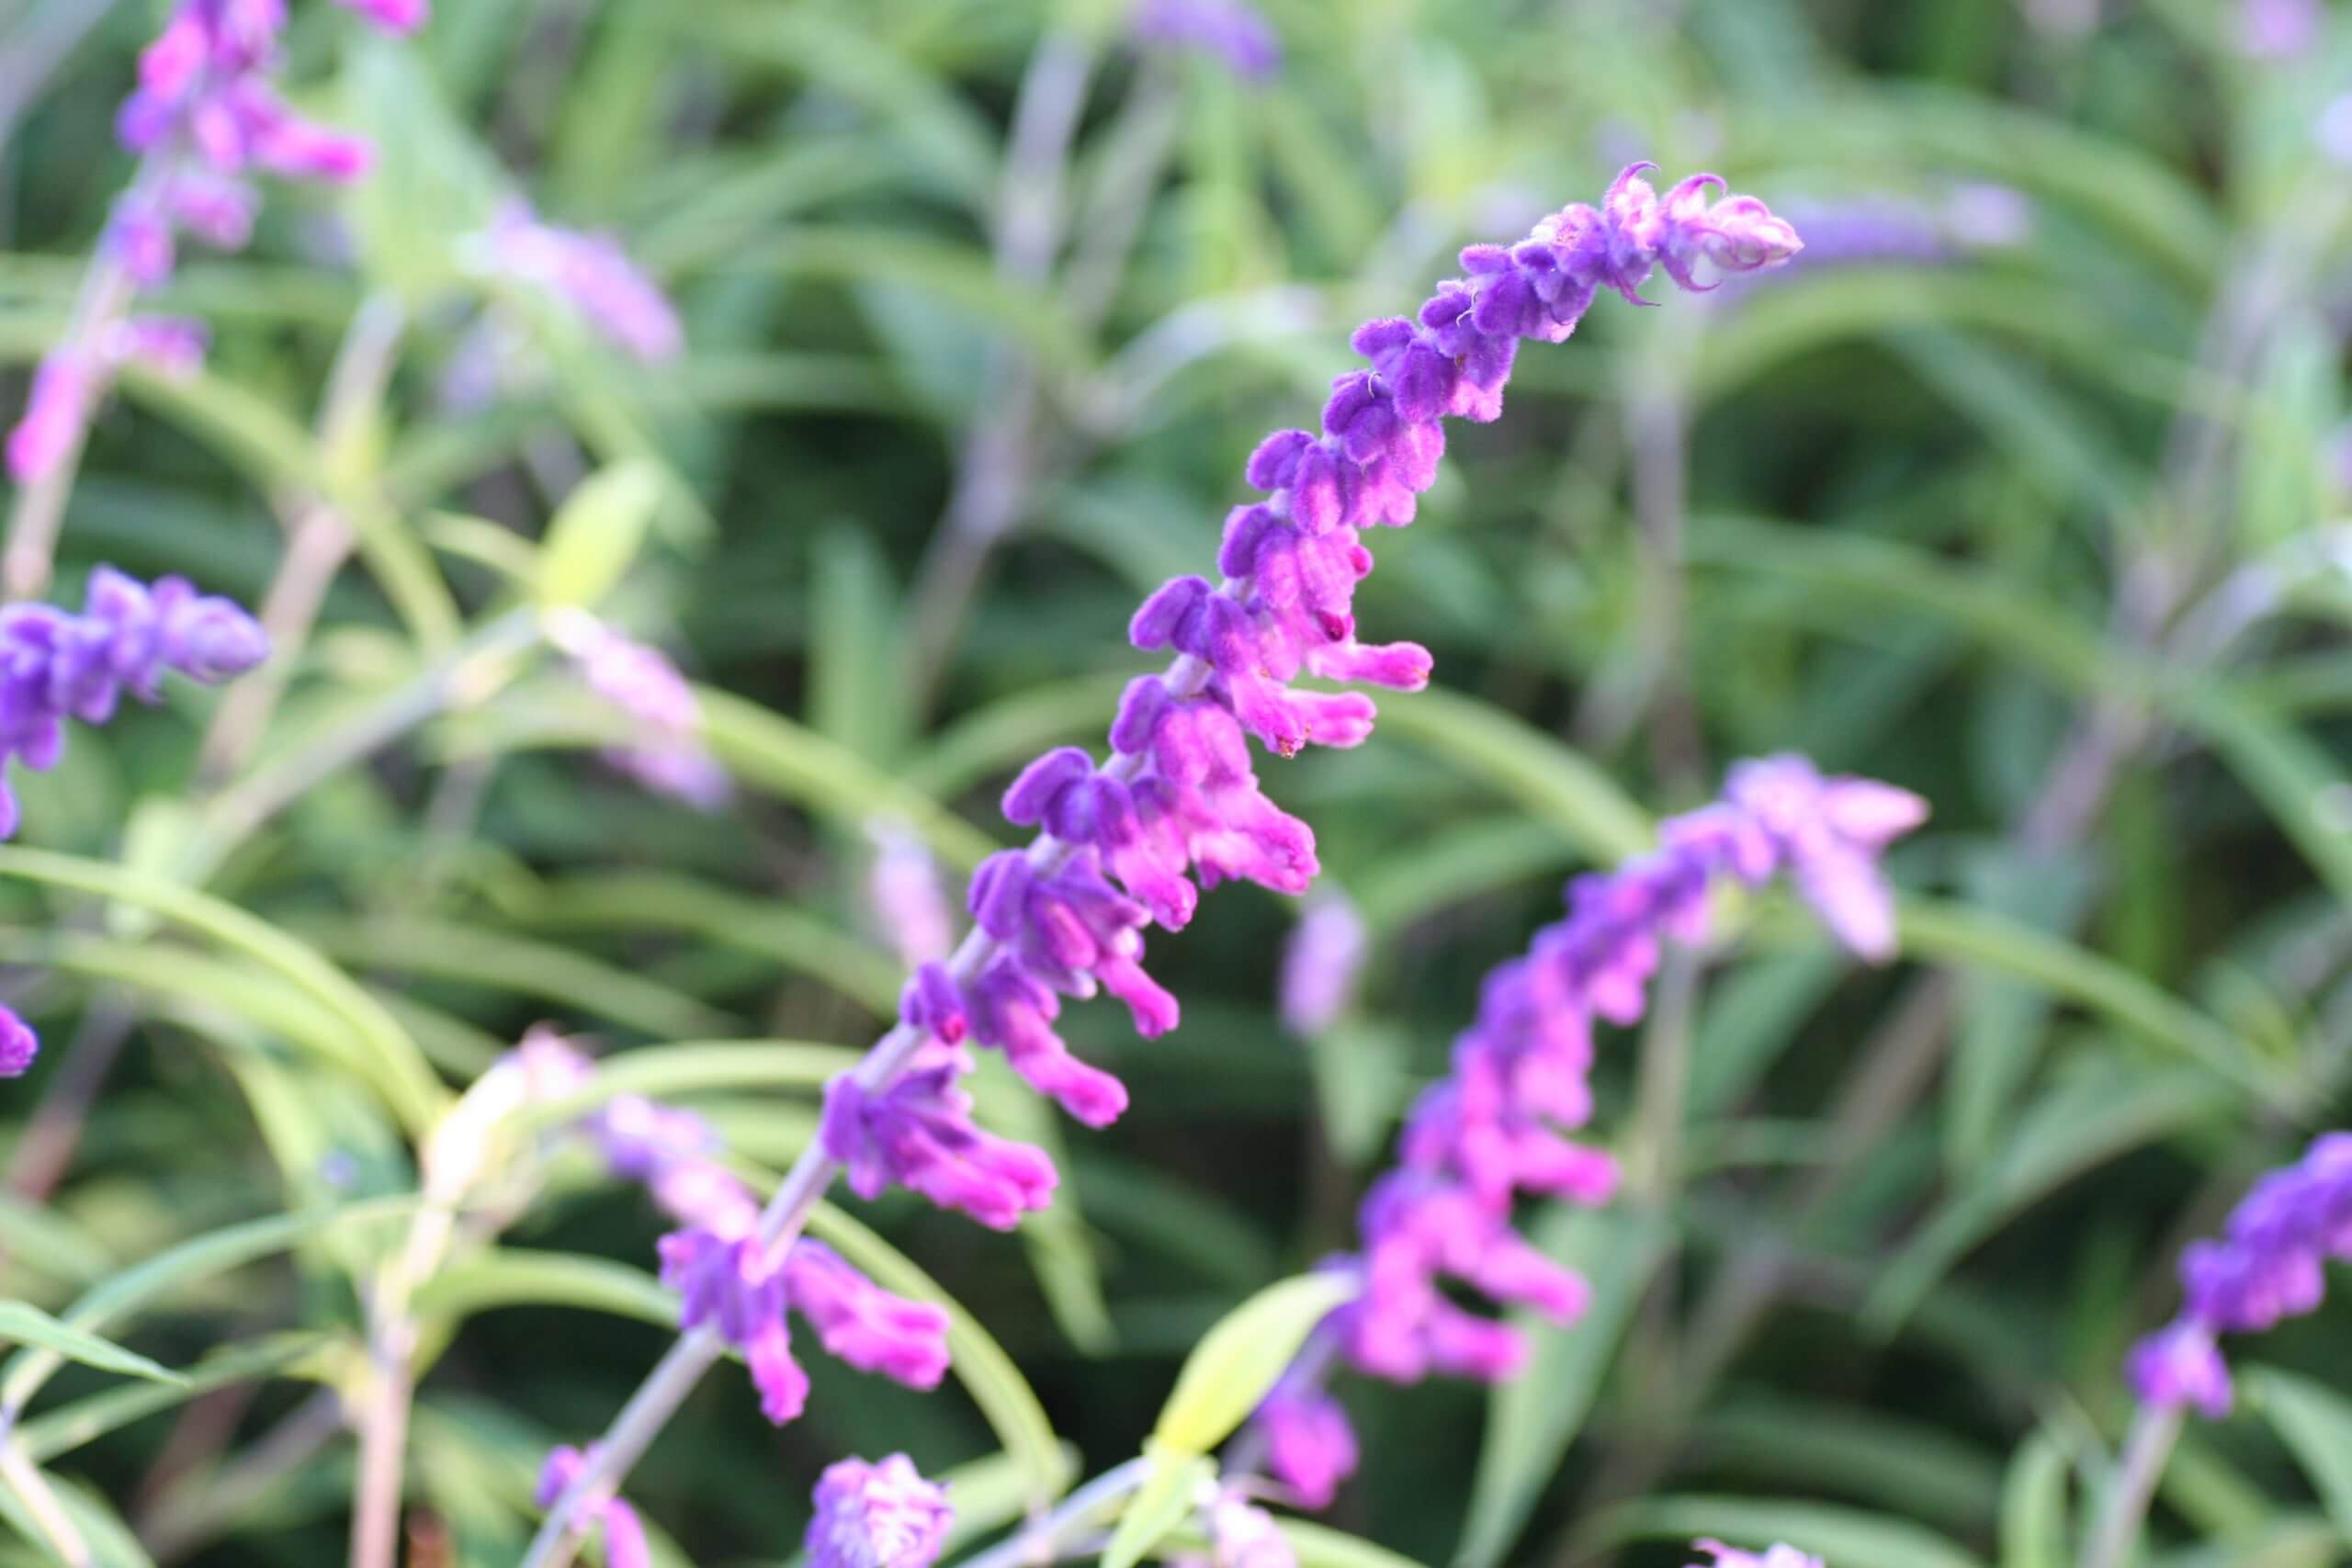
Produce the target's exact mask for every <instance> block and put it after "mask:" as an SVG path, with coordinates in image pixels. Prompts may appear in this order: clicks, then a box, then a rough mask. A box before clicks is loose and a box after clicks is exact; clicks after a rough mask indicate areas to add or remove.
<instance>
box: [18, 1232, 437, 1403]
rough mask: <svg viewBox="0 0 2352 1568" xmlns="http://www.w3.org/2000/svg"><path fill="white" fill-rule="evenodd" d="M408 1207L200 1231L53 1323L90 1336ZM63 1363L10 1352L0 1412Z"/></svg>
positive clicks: (51, 1353) (42, 1352) (44, 1352)
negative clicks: (234, 1272)
mask: <svg viewBox="0 0 2352 1568" xmlns="http://www.w3.org/2000/svg"><path fill="white" fill-rule="evenodd" d="M415 1206H416V1201H415V1200H414V1199H413V1198H407V1197H402V1198H385V1199H375V1200H371V1201H368V1202H364V1203H348V1204H345V1205H344V1206H342V1207H340V1208H334V1209H317V1210H311V1211H310V1212H307V1213H297V1214H272V1215H269V1216H268V1217H266V1218H264V1219H258V1220H247V1221H245V1222H244V1223H243V1224H234V1225H229V1226H226V1227H224V1228H222V1229H220V1230H216V1231H208V1232H206V1233H205V1234H204V1235H199V1236H196V1237H193V1238H191V1239H189V1240H187V1241H184V1242H181V1243H180V1244H179V1245H178V1246H176V1247H170V1248H167V1249H166V1250H164V1251H163V1252H160V1253H157V1254H156V1255H155V1256H154V1257H153V1258H148V1259H146V1260H145V1261H144V1262H141V1263H138V1264H134V1265H133V1266H132V1267H130V1268H129V1269H124V1270H123V1271H122V1272H121V1273H119V1274H117V1275H116V1276H114V1278H112V1279H110V1280H107V1281H106V1282H105V1283H104V1284H101V1285H99V1286H97V1287H96V1288H95V1289H93V1290H91V1291H89V1292H87V1293H85V1295H83V1297H82V1298H81V1299H80V1300H79V1301H77V1302H75V1303H74V1305H73V1306H72V1307H71V1308H70V1309H68V1310H67V1312H66V1313H65V1314H64V1315H63V1317H62V1319H61V1321H62V1322H63V1323H64V1324H65V1325H67V1326H68V1327H71V1328H75V1329H79V1330H82V1331H84V1332H85V1333H96V1332H97V1331H98V1330H100V1329H102V1328H104V1327H105V1326H106V1325H107V1324H109V1323H111V1322H113V1321H115V1320H116V1319H117V1318H119V1317H121V1316H122V1315H123V1314H126V1313H130V1312H133V1311H135V1310H137V1309H138V1308H140V1307H141V1306H144V1305H145V1304H146V1303H149V1302H151V1301H153V1300H154V1299H155V1298H156V1297H158V1296H161V1295H163V1294H164V1293H165V1292H169V1291H173V1290H176V1289H178V1288H180V1287H182V1286H184V1285H191V1284H195V1283H196V1282H198V1280H208V1279H210V1278H211V1277H213V1276H214V1275H216V1274H225V1273H227V1272H228V1271H229V1270H230V1269H237V1268H242V1267H243V1266H244V1265H245V1264H247V1263H251V1262H254V1260H256V1259H258V1258H266V1257H268V1256H270V1255H271V1254H272V1253H277V1252H283V1251H285V1250H286V1249H288V1247H294V1246H296V1245H298V1244H300V1243H301V1242H303V1241H307V1240H309V1239H310V1238H311V1237H312V1236H315V1235H324V1234H326V1233H328V1232H331V1231H334V1230H339V1229H341V1228H342V1227H344V1226H346V1225H364V1224H382V1223H385V1222H388V1221H392V1220H398V1219H401V1218H404V1217H405V1216H406V1215H407V1214H408V1213H410V1212H411V1211H412V1210H413V1209H414V1208H415ZM64 1364H65V1358H63V1357H62V1356H61V1355H59V1354H58V1353H57V1352H56V1351H55V1350H52V1349H50V1348H45V1347H43V1348H28V1349H24V1350H19V1351H17V1353H16V1354H15V1355H14V1356H11V1357H10V1358H8V1361H7V1364H6V1367H5V1368H0V1408H6V1409H7V1410H9V1411H19V1410H22V1409H23V1408H24V1407H25V1404H26V1402H27V1401H28V1400H29V1399H31V1398H32V1396H33V1395H34V1394H35V1393H39V1392H40V1388H41V1385H42V1384H44V1383H46V1382H48V1381H49V1380H50V1379H51V1377H52V1376H54V1375H55V1374H56V1372H57V1370H58V1369H59V1368H60V1367H62V1366H63V1365H64Z"/></svg>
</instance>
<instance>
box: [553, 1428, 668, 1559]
mask: <svg viewBox="0 0 2352 1568" xmlns="http://www.w3.org/2000/svg"><path fill="white" fill-rule="evenodd" d="M587 1462H588V1456H587V1455H585V1454H583V1453H582V1452H581V1451H580V1450H578V1449H575V1448H571V1447H569V1446H566V1447H564V1448H560V1449H557V1450H554V1451H553V1452H552V1453H550V1454H548V1457H547V1462H546V1463H545V1464H543V1465H541V1466H540V1467H539V1484H538V1490H537V1494H536V1501H537V1503H538V1506H540V1507H542V1508H545V1507H548V1506H552V1505H553V1504H554V1502H555V1500H556V1499H557V1498H558V1497H560V1496H562V1495H564V1493H565V1492H566V1491H568V1490H569V1489H570V1488H571V1483H572V1482H574V1481H575V1480H577V1479H579V1476H580V1472H581V1469H582V1466H584V1465H585V1464H586V1463H587ZM594 1518H595V1522H596V1523H597V1524H600V1525H602V1526H603V1527H604V1530H605V1568H653V1551H652V1548H651V1547H650V1546H648V1545H647V1544H646V1540H645V1527H644V1526H643V1525H642V1524H640V1523H639V1522H638V1517H637V1510H636V1509H635V1508H632V1507H630V1506H628V1504H627V1503H625V1502H623V1501H622V1500H621V1499H620V1498H618V1497H610V1496H608V1497H606V1498H605V1500H604V1501H603V1502H601V1503H599V1504H597V1505H596V1506H595V1507H594Z"/></svg>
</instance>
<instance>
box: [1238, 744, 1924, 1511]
mask: <svg viewBox="0 0 2352 1568" xmlns="http://www.w3.org/2000/svg"><path fill="white" fill-rule="evenodd" d="M1926 817H1927V803H1926V802H1925V801H1923V800H1921V799H1920V798H1919V797H1918V796H1917V795H1913V794H1911V793H1910V792H1909V791H1907V790H1902V789H1897V788H1894V786H1893V785H1890V784H1879V783H1877V782H1875V781H1872V780H1870V779H1861V778H1849V777H1838V778H1825V777H1823V776H1822V775H1821V773H1818V772H1817V771H1816V770H1815V768H1814V766H1813V764H1812V763H1810V762H1808V761H1805V760H1804V758H1802V757H1795V756H1781V757H1773V758H1769V759H1766V760H1764V761H1752V762H1743V763H1740V764H1739V765H1737V766H1736V767H1734V768H1733V769H1732V771H1731V774H1730V777H1729V779H1728V781H1727V782H1726V784H1725V786H1724V797H1723V798H1722V799H1721V800H1720V801H1718V802H1717V803H1716V804H1714V805H1712V806H1709V807H1704V808H1702V809H1701V810H1698V811H1694V812H1691V813H1690V814H1689V815H1687V816H1683V817H1679V818H1670V819H1669V820H1668V821H1667V822H1665V823H1664V824H1662V825H1661V827H1660V829H1659V847H1658V848H1657V850H1655V851H1653V852H1649V853H1647V854H1645V855H1642V856H1640V857H1638V858H1636V859H1634V860H1632V861H1629V862H1627V863H1625V864H1623V865H1622V866H1620V867H1618V868H1617V869H1616V870H1615V871H1613V872H1611V873H1608V874H1589V875H1585V876H1579V877H1577V878H1576V879H1575V880H1574V881H1573V882H1571V883H1570V884H1569V885H1568V915H1567V918H1566V919H1564V920H1561V921H1558V922H1556V923H1555V924H1553V925H1550V926H1546V927H1545V928H1544V929H1543V930H1542V931H1538V932H1537V933H1536V934H1535V937H1534V939H1533V942H1532V944H1531V946H1530V948H1529V951H1528V952H1527V953H1526V954H1525V955H1524V956H1522V957H1520V958H1516V959H1513V960H1511V961H1510V962H1509V963H1507V964H1503V965H1502V966H1501V967H1500V968H1498V969H1497V970H1496V971H1495V972H1494V973H1493V974H1492V975H1490V976H1487V982H1486V985H1485V987H1484V990H1483V993H1482V995H1481V997H1480V998H1479V1007H1478V1018H1477V1021H1476V1023H1474V1024H1473V1025H1472V1026H1471V1028H1470V1029H1469V1030H1468V1031H1467V1032H1464V1034H1463V1035H1462V1036H1461V1038H1460V1039H1459V1040H1457V1041H1456V1042H1455V1043H1454V1047H1453V1072H1452V1074H1451V1075H1450V1076H1449V1077H1446V1078H1444V1079H1442V1080H1441V1081H1440V1082H1439V1083H1437V1084H1436V1085H1434V1086H1433V1087H1432V1088H1431V1089H1429V1090H1428V1091H1427V1092H1426V1093H1425V1094H1424V1095H1423V1096H1422V1098H1421V1100H1420V1101H1419V1104H1418V1105H1416V1106H1415V1108H1414V1110H1413V1112H1412V1114H1411V1116H1410V1117H1409V1118H1408V1121H1407V1124H1406V1128H1405V1134H1404V1138H1403V1144H1402V1149H1401V1159H1400V1163H1399V1166H1398V1168H1397V1169H1396V1170H1394V1171H1392V1172H1390V1173H1389V1174H1387V1175H1385V1176H1384V1177H1382V1178H1381V1179H1380V1180H1379V1181H1377V1182H1375V1183H1374V1186H1373V1189H1372V1190H1371V1191H1370V1193H1369V1194H1367V1195H1366V1197H1365V1199H1364V1202H1363V1210H1362V1213H1361V1216H1360V1223H1361V1225H1362V1230H1363V1256H1362V1258H1361V1259H1360V1260H1358V1261H1357V1262H1356V1264H1355V1266H1356V1267H1357V1268H1358V1269H1360V1273H1361V1279H1362V1283H1363V1291H1362V1294H1361V1295H1360V1296H1359V1297H1358V1299H1357V1300H1356V1301H1355V1302H1353V1303H1351V1304H1350V1305H1348V1306H1346V1307H1344V1308H1342V1309H1341V1310H1340V1313H1339V1314H1336V1321H1335V1326H1336V1328H1337V1330H1338V1332H1339V1334H1340V1344H1341V1347H1342V1348H1343V1350H1344V1353H1345V1354H1346V1356H1347V1359H1349V1361H1350V1362H1351V1364H1353V1365H1354V1366H1355V1367H1356V1368H1357V1369H1358V1370H1360V1371H1365V1372H1369V1373H1372V1374H1374V1375H1376V1376H1380V1377H1385V1378H1388V1379H1391V1380H1393V1381H1396V1382H1415V1381H1418V1380H1419V1379H1420V1378H1423V1377H1425V1376H1428V1375H1429V1374H1430V1373H1432V1372H1441V1373H1449V1374H1452V1375H1455V1376H1468V1377H1476V1378H1484V1379H1488V1380H1494V1379H1499V1378H1503V1377H1507V1376H1509V1375H1510V1374H1511V1373H1512V1372H1513V1371H1517V1370H1518V1368H1519V1366H1520V1365H1521V1361H1522V1360H1523V1359H1524V1355H1525V1347H1524V1344H1523V1342H1522V1339H1521V1336H1520V1334H1519V1333H1518V1331H1517V1330H1515V1329H1514V1328H1512V1327H1511V1326H1510V1325H1508V1324H1506V1323H1502V1322H1499V1321H1498V1320H1496V1319H1494V1318H1490V1317H1485V1316H1481V1315H1479V1314H1475V1313H1472V1312H1470V1311H1468V1310H1466V1309H1465V1308H1464V1307H1461V1306H1459V1305H1456V1304H1455V1303H1453V1301H1452V1300H1451V1299H1450V1298H1449V1296H1448V1295H1447V1293H1446V1291H1445V1288H1444V1286H1443V1284H1442V1281H1443V1280H1447V1279H1449V1278H1450V1279H1453V1280H1460V1281H1461V1282H1463V1283H1464V1284H1465V1285H1467V1286H1469V1287H1471V1288H1472V1289H1474V1290H1475V1291H1476V1292H1478V1293H1480V1294H1482V1295H1485V1296H1487V1297H1488V1298H1490V1299H1492V1300H1494V1301H1496V1302H1498V1303H1510V1304H1515V1305H1521V1306H1526V1307H1529V1308H1532V1309H1533V1310H1534V1311H1536V1312H1538V1313H1540V1314H1543V1315H1544V1316H1545V1317H1548V1318H1550V1319H1551V1320H1553V1321H1555V1322H1557V1323H1562V1324H1565V1323H1567V1322H1570V1321H1572V1320H1573V1319H1574V1318H1575V1317H1577V1315H1578V1314H1580V1313H1581V1312H1582V1311H1583V1308H1584V1305H1585V1302H1586V1299H1587V1294H1588V1292H1587V1289H1586V1286H1585V1283H1584V1281H1583V1280H1581V1279H1579V1278H1578V1277H1577V1275H1575V1274H1574V1273H1573V1272H1571V1271H1569V1270H1568V1269H1565V1268H1563V1267H1562V1266H1560V1265H1559V1264H1557V1263H1555V1262H1554V1261H1553V1260H1552V1259H1551V1258H1548V1257H1546V1256H1545V1255H1544V1254H1543V1253H1542V1252H1540V1251H1538V1250H1537V1249H1536V1248H1535V1247H1532V1246H1531V1245H1530V1244H1529V1243H1528V1242H1527V1241H1526V1240H1525V1239H1524V1238H1522V1237H1521V1235H1519V1234H1518V1232H1517V1231H1515V1230H1514V1229H1513V1228H1512V1225H1511V1211H1512V1207H1513V1204H1514V1202H1515V1201H1516V1200H1517V1199H1519V1198H1520V1197H1521V1196H1528V1195H1541V1196H1544V1197H1550V1198H1557V1199H1564V1200H1566V1201H1571V1202H1577V1203H1587V1204H1595V1203H1601V1202H1605V1201H1608V1199H1609V1197H1610V1195H1611V1192H1613V1191H1614V1190H1615V1187H1616V1182H1617V1168H1616V1163H1615V1161H1614V1160H1612V1159H1611V1157H1610V1156H1608V1155H1607V1154H1606V1153H1604V1152H1602V1151H1601V1150H1599V1149H1595V1148H1591V1147H1588V1146H1585V1145H1579V1144H1577V1143H1574V1142H1572V1141H1570V1140H1569V1139H1568V1138H1566V1137H1565V1136H1563V1135H1562V1134H1561V1133H1560V1131H1559V1129H1562V1128H1568V1129H1573V1128H1576V1127H1579V1126H1581V1125H1583V1123H1584V1122H1585V1121H1586V1120H1587V1119H1588V1118H1589V1115H1590V1114H1591V1110H1592V1096H1591V1091H1590V1089H1589V1085H1588V1082H1587V1075H1588V1073H1589V1069H1590V1066H1591V1063H1592V1051H1593V1034H1592V1032H1593V1026H1594V1024H1595V1023H1596V1022H1603V1021H1605V1022H1608V1023H1612V1024H1617V1025H1621V1026H1623V1025H1628V1024H1632V1023H1634V1022H1635V1021H1638V1020H1639V1019H1640V1018H1641V1016H1642V1014H1643V1012H1644V1011H1645V1009H1646V1007H1647V997H1646V991H1647V987H1648V983H1649V979H1650V976H1651V975H1652V973H1653V972H1654V971H1655V970H1656V969H1657V964H1658V960H1659V956H1660V953H1661V949H1662V946H1663V944H1664V943H1665V942H1667V941H1668V940H1669V939H1671V940H1675V941H1679V942H1697V941H1699V940H1701V939H1702V938H1703V937H1704V935H1705V933H1706V929H1707V919H1708V904H1709V897H1710V893H1711V890H1712V887H1713V884H1714V882H1715V881H1716V880H1717V879H1718V878H1723V877H1729V878H1732V879H1735V880H1736V881H1738V882H1741V883H1744V884H1746V885H1747V886H1761V885H1762V884H1764V883H1766V882H1768V881H1770V880H1771V879H1772V878H1773V877H1775V876H1776V875H1780V874H1787V875H1788V876H1789V877H1790V878H1791V879H1792V882H1793V883H1794V884H1795V886H1796V888H1797V890H1798V892H1799V893H1800V894H1801V895H1802V896H1803V897H1804V899H1805V901H1806V902H1807V903H1808V904H1810V905H1811V906H1812V907H1813V908H1814V910H1815V913H1816V914H1817V915H1818V916H1819V918H1820V919H1821V920H1822V921H1823V923H1824V924H1825V925H1826V926H1827V927H1828V928H1829V929H1830V931H1832V932H1833V933H1835V934H1836V936H1837V937H1838V940H1839V941H1841V942H1843V943H1844V944H1845V945H1846V946H1848V947H1849V948H1850V949H1852V950H1853V951H1854V952H1855V953H1858V954H1860V956H1862V957H1864V958H1867V959H1871V960H1883V959H1884V958H1887V957H1889V956H1891V955H1892V953H1893V952H1894V897H1893V894H1892V892H1891V890H1890V889H1889V888H1888V886H1887V885H1886V881H1885V878H1884V876H1883V874H1882V873H1881V872H1880V870H1879V868H1878V857H1879V855H1880V853H1881V852H1883V850H1884V849H1885V847H1886V846H1887V845H1888V844H1889V843H1891V842H1892V841H1893V840H1894V839H1896V838H1897V837H1899V836H1900V835H1902V834H1903V833H1905V832H1907V831H1909V830H1910V829H1913V828H1916V827H1917V826H1918V824H1919V823H1920V822H1922V821H1924V820H1925V819H1926ZM1259 1420H1260V1423H1261V1430H1262V1431H1263V1432H1264V1434H1265V1436H1266V1438H1267V1442H1268V1455H1269V1460H1270V1462H1271V1464H1272V1469H1273V1473H1274V1474H1275V1475H1277V1476H1278V1477H1280V1478H1281V1479H1282V1480H1283V1482H1284V1483H1287V1484H1288V1485H1290V1486H1291V1487H1292V1489H1293V1490H1294V1491H1295V1492H1296V1493H1297V1494H1298V1495H1300V1497H1301V1498H1302V1499H1303V1500H1304V1501H1306V1503H1307V1504H1308V1506H1318V1507H1319V1506H1323V1505H1324V1504H1326V1503H1328V1502H1329V1499H1330V1496H1331V1494H1332V1491H1333V1489H1334V1487H1336V1486H1337V1484H1338V1483H1339V1482H1340V1480H1341V1479H1343V1478H1344V1477H1345V1475H1346V1474H1347V1472H1349V1470H1350V1469H1351V1468H1352V1465H1353V1457H1354V1439H1353V1438H1352V1437H1351V1436H1350V1435H1349V1434H1348V1432H1347V1423H1346V1417H1345V1415H1344V1413H1343V1412H1342V1411H1341V1410H1340V1406H1339V1404H1338V1403H1337V1402H1336V1401H1334V1400H1333V1399H1331V1398H1330V1396H1329V1395H1328V1394H1326V1393H1321V1392H1319V1391H1318V1390H1317V1389H1316V1388H1315V1387H1314V1386H1312V1385H1311V1383H1308V1382H1306V1381H1304V1380H1297V1379H1291V1380H1285V1382H1284V1383H1283V1384H1282V1385H1280V1386H1278V1387H1277V1389H1276V1391H1275V1392H1274V1393H1273V1394H1272V1397H1270V1398H1269V1399H1268V1400H1267V1402H1266V1403H1265V1404H1264V1405H1263V1406H1262V1407H1261V1411H1260V1415H1259Z"/></svg>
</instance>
